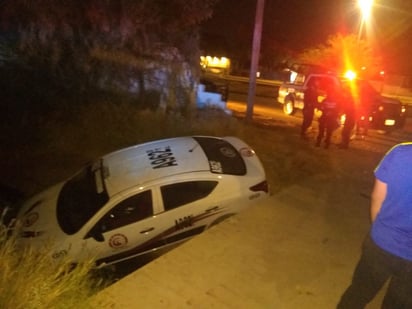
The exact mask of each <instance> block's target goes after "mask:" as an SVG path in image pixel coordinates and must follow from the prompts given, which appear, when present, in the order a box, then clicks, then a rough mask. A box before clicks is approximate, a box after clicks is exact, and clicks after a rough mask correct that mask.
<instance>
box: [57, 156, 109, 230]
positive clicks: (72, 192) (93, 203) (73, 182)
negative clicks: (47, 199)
mask: <svg viewBox="0 0 412 309" xmlns="http://www.w3.org/2000/svg"><path fill="white" fill-rule="evenodd" d="M105 174H106V173H105V168H104V166H103V161H102V160H100V161H97V162H95V163H94V164H90V165H88V166H86V167H85V168H84V169H82V170H81V171H80V172H79V173H77V174H76V175H75V176H74V177H72V178H71V179H69V180H68V181H67V182H66V183H65V184H64V186H63V188H62V190H61V192H60V194H59V198H58V200H57V221H58V222H59V225H60V227H61V229H62V230H63V232H65V233H66V234H69V235H71V234H74V233H76V232H78V231H79V230H80V229H81V228H82V226H83V225H84V224H85V223H86V222H87V221H88V220H89V219H90V218H91V217H93V215H94V214H95V213H96V212H97V211H98V210H99V209H101V208H102V207H103V205H104V204H105V203H107V201H108V200H109V195H108V193H107V190H106V186H105V181H104V178H105Z"/></svg>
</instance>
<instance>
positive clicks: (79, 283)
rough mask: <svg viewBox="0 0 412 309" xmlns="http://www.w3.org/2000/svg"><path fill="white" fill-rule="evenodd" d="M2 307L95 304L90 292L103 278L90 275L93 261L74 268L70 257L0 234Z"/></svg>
mask: <svg viewBox="0 0 412 309" xmlns="http://www.w3.org/2000/svg"><path fill="white" fill-rule="evenodd" d="M0 244H1V245H0V260H1V263H2V265H1V268H0V308H14V309H20V308H24V309H27V308H30V309H32V308H33V309H35V308H39V309H43V308H57V309H59V308H64V309H66V308H67V309H68V308H79V305H80V304H81V308H93V307H92V305H91V304H90V303H89V299H90V296H91V295H92V294H93V293H94V292H95V291H97V289H98V288H99V287H101V284H102V282H101V281H99V280H98V279H97V278H93V277H92V275H91V272H90V270H91V268H92V266H93V261H89V262H87V263H83V264H78V265H77V266H76V267H74V268H73V265H72V263H70V261H68V260H60V261H59V262H56V261H52V260H51V258H50V255H48V254H46V252H47V248H45V249H44V252H38V251H35V250H33V249H32V248H30V247H26V248H24V249H20V248H19V249H18V247H17V246H16V239H15V238H14V237H11V238H8V237H6V230H5V229H3V230H2V231H1V235H0Z"/></svg>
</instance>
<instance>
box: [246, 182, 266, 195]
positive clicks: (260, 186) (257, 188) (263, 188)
mask: <svg viewBox="0 0 412 309" xmlns="http://www.w3.org/2000/svg"><path fill="white" fill-rule="evenodd" d="M249 190H250V191H253V192H258V191H263V192H266V193H269V185H268V182H267V181H266V180H264V181H262V182H260V183H258V184H257V185H254V186H251V187H250V188H249Z"/></svg>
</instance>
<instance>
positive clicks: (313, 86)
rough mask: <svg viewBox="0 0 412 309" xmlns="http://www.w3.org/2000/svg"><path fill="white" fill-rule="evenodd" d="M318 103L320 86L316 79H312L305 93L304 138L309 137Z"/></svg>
mask: <svg viewBox="0 0 412 309" xmlns="http://www.w3.org/2000/svg"><path fill="white" fill-rule="evenodd" d="M317 105H318V86H317V81H316V80H315V79H311V80H310V81H309V83H308V85H307V89H306V90H305V92H304V95H303V109H302V113H303V121H302V127H301V131H300V136H301V138H302V139H307V136H306V132H307V130H308V129H309V128H310V126H311V125H312V121H313V115H314V113H315V108H316V107H317Z"/></svg>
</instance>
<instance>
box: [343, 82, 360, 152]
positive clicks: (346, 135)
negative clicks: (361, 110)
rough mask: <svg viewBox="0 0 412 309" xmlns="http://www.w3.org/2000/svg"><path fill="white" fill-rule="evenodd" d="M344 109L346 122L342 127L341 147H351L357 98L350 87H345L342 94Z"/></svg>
mask: <svg viewBox="0 0 412 309" xmlns="http://www.w3.org/2000/svg"><path fill="white" fill-rule="evenodd" d="M342 111H343V113H344V114H345V123H344V125H343V129H342V141H341V144H340V145H339V148H342V149H346V148H348V147H349V142H350V138H351V135H352V130H353V129H354V128H355V124H356V109H355V100H354V99H353V96H352V93H351V91H350V89H349V88H346V89H344V91H343V96H342Z"/></svg>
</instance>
